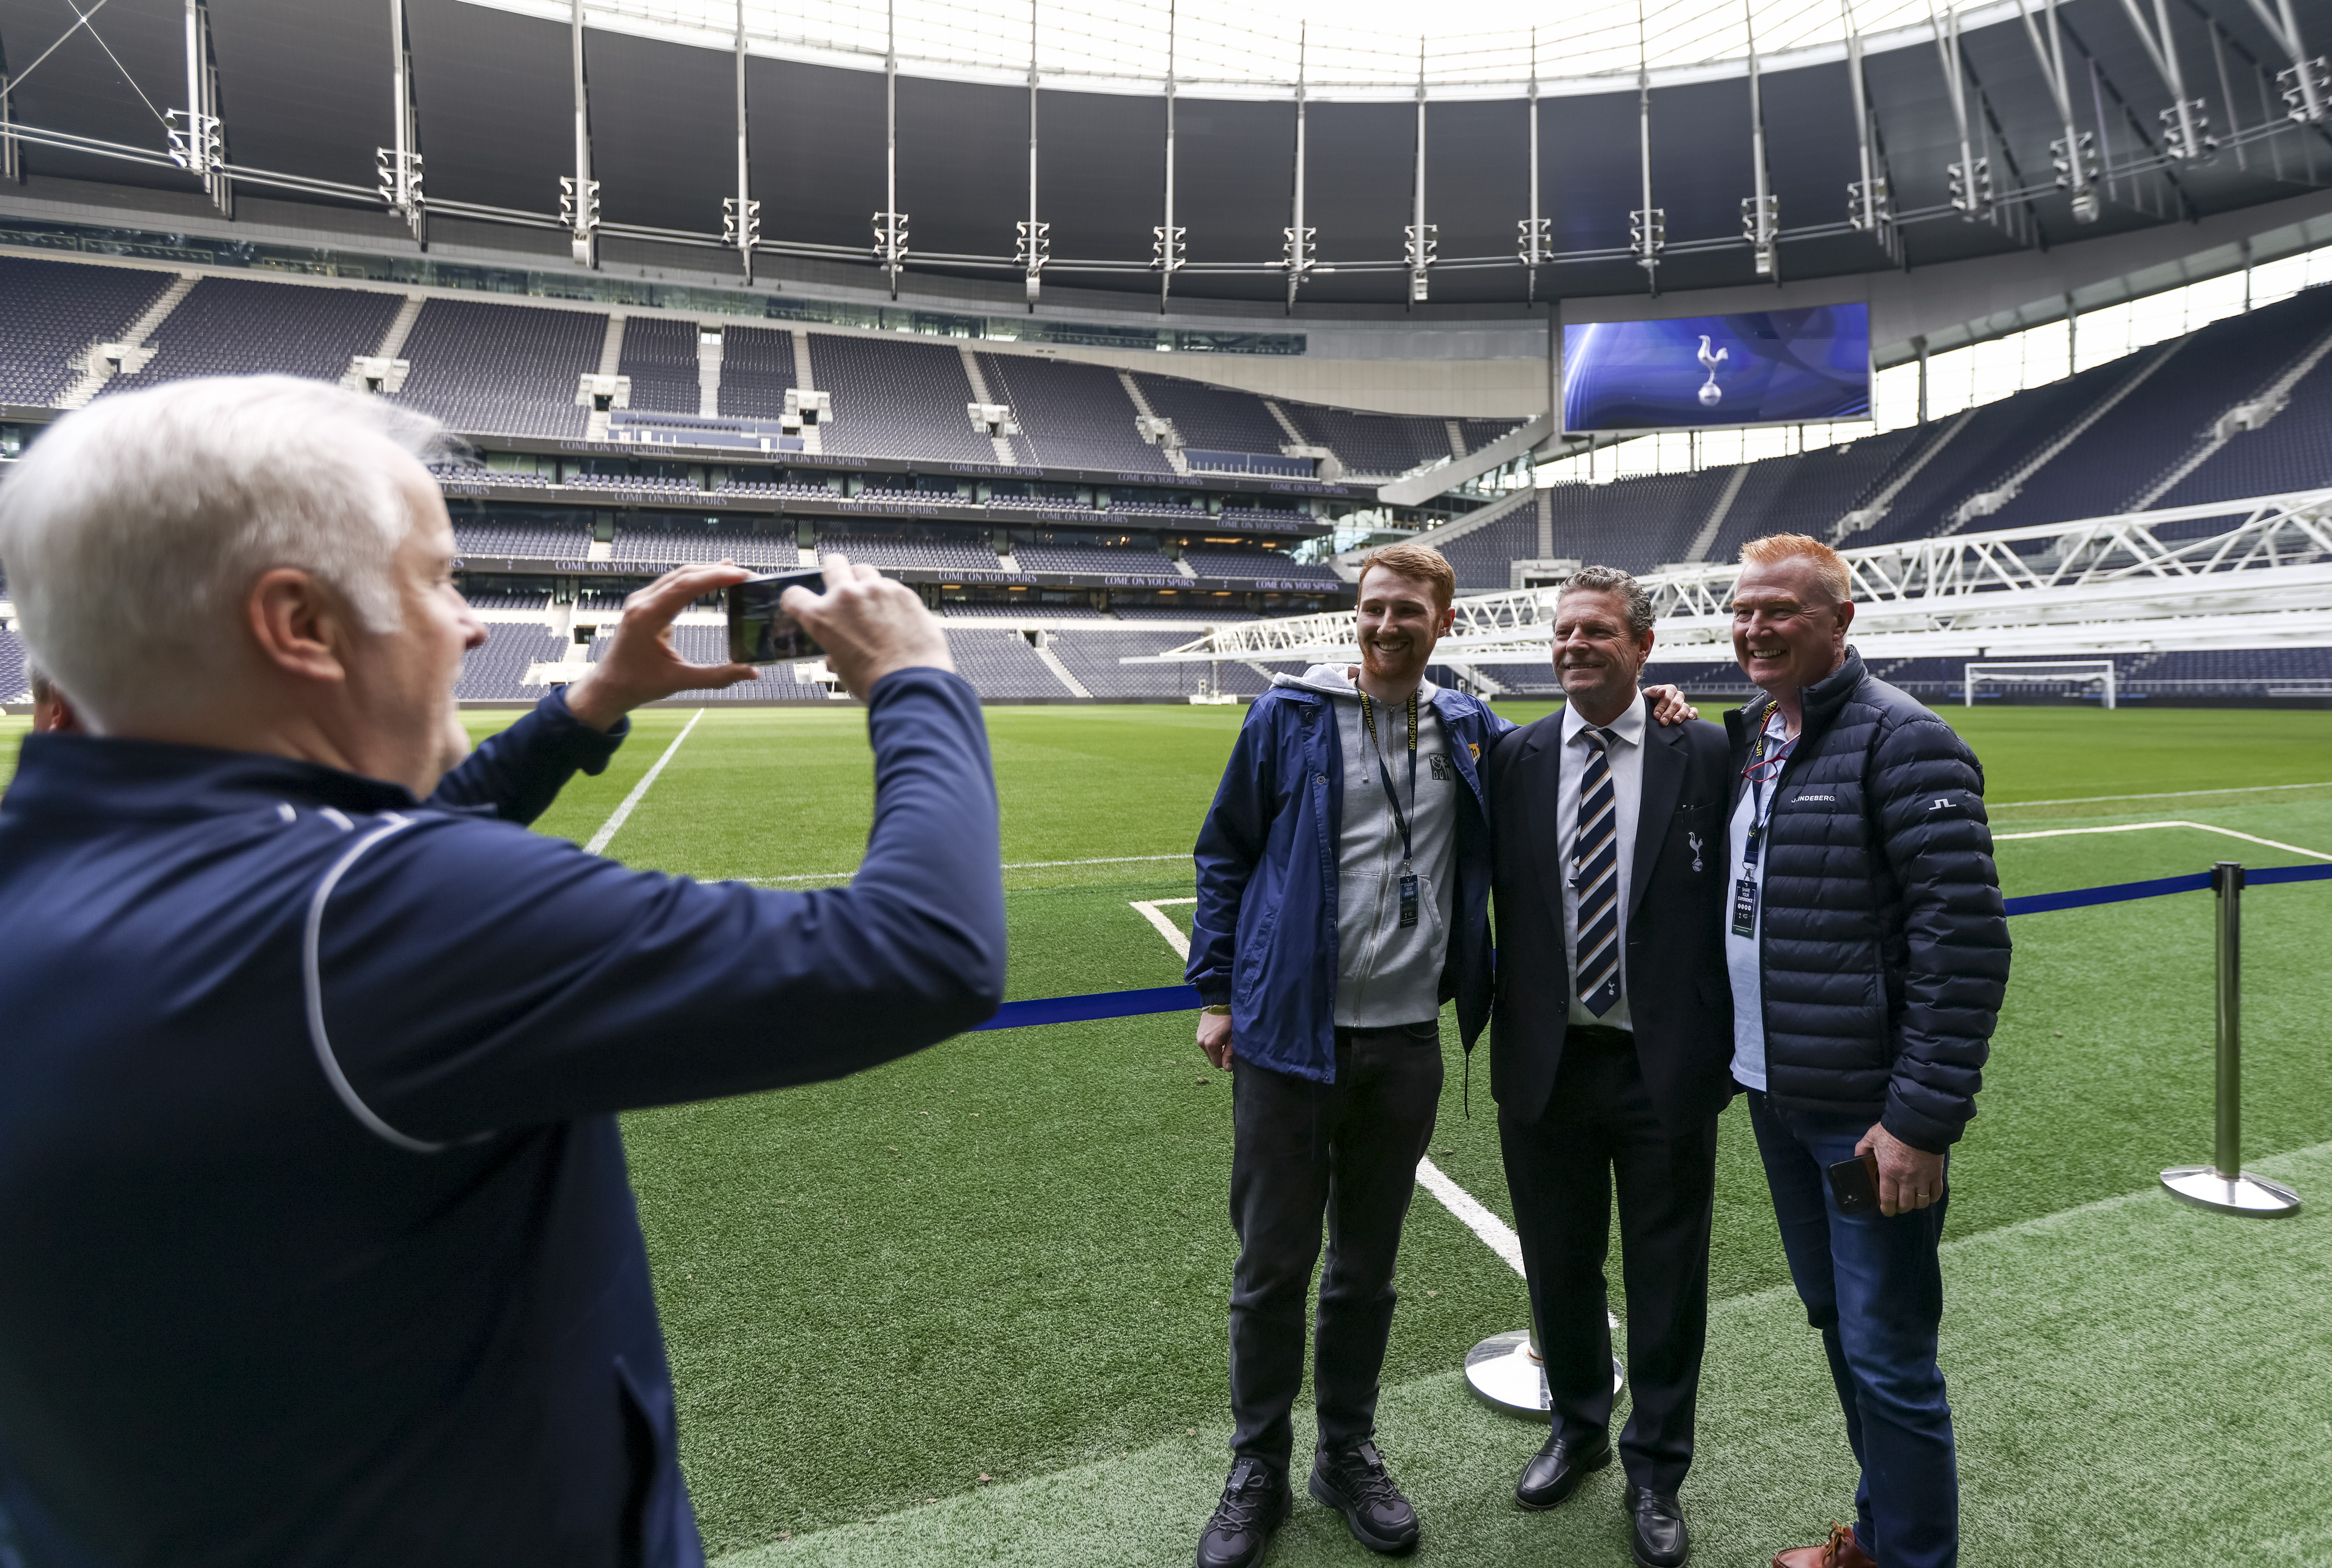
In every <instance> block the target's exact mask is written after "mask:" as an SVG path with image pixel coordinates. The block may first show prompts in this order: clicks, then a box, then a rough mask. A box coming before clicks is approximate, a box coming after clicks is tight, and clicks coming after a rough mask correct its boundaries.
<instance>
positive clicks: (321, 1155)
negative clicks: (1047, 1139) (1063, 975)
mask: <svg viewBox="0 0 2332 1568" xmlns="http://www.w3.org/2000/svg"><path fill="white" fill-rule="evenodd" d="M868 728H869V731H870V732H871V737H872V741H873V744H874V756H875V815H874V831H873V834H872V836H871V837H870V840H869V842H868V846H867V850H866V856H865V865H864V867H863V869H862V870H861V871H860V872H859V874H858V875H857V877H856V879H855V882H854V883H853V884H852V885H851V886H849V887H848V888H846V889H840V890H836V891H832V892H821V893H806V894H796V893H772V892H763V891H759V890H756V889H753V888H750V887H747V886H743V885H740V884H715V885H700V884H696V883H693V882H690V881H688V880H687V879H685V878H681V879H674V878H671V877H666V876H662V875H651V874H644V873H638V872H633V871H628V870H626V869H625V868H624V867H623V866H621V865H616V863H614V862H612V861H607V860H603V859H600V858H598V857H597V856H588V855H586V854H584V853H583V852H582V851H581V850H579V849H578V848H576V847H575V846H573V845H571V844H568V843H565V842H562V841H559V840H557V839H551V838H547V837H541V836H540V835H537V834H534V833H530V832H528V831H526V830H525V829H524V828H523V827H521V826H519V824H520V823H522V822H523V821H524V820H525V819H527V818H529V817H532V816H533V815H534V814H535V813H536V812H539V811H540V809H541V808H542V807H543V806H545V805H547V804H548V803H549V802H550V798H552V796H553V795H555V794H556V792H557V790H558V788H559V785H560V784H561V783H563V782H565V780H566V779H568V778H569V776H570V775H571V774H572V772H573V771H574V770H576V769H578V768H580V769H583V770H587V771H592V772H596V771H597V770H599V769H600V768H601V767H604V766H605V764H606V761H607V757H608V755H609V754H610V753H611V752H612V751H613V750H614V746H615V743H616V742H615V740H614V739H613V738H611V737H607V736H603V735H599V734H597V733H595V732H593V731H590V730H588V728H587V727H585V726H583V725H581V724H580V723H578V722H577V721H576V720H575V719H574V718H573V717H572V716H571V715H570V714H569V713H568V712H567V710H566V707H565V704H564V702H563V700H562V699H561V698H559V696H557V695H553V696H551V697H550V698H547V699H546V700H545V701H544V703H543V704H542V705H541V706H540V708H538V709H537V710H536V711H535V712H534V713H532V714H531V715H530V716H529V717H527V718H526V719H523V720H521V722H519V723H518V724H516V725H514V726H513V727H512V728H511V730H510V731H507V732H506V733H505V734H504V735H503V736H502V737H500V738H498V739H497V740H496V741H493V742H491V743H489V745H488V746H487V747H485V748H483V749H482V751H481V752H480V754H479V755H478V756H477V757H475V758H473V760H471V761H470V762H469V763H467V764H465V765H464V768H463V769H462V770H459V771H457V772H456V773H455V774H454V775H452V776H450V777H449V779H447V781H446V785H445V787H444V789H441V790H440V791H439V793H438V795H437V796H435V797H433V798H432V799H431V800H430V801H428V802H426V803H417V802H416V801H415V800H414V799H413V798H412V797H411V796H410V795H409V794H408V793H407V792H406V791H405V790H404V789H399V788H397V787H396V786H394V785H389V784H384V783H381V782H379V781H378V780H374V779H362V778H357V777H354V776H351V775H349V774H345V773H340V772H337V771H334V770H330V769H325V768H320V767H316V766H312V765H310V764H306V763H301V762H296V761H292V760H285V759H282V758H274V757H264V756H255V755H252V754H248V753H241V752H226V751H206V750H203V749H199V748H194V747H183V746H169V745H159V744H153V743H148V742H142V741H110V740H99V739H93V738H89V737H83V736H70V735H65V736H51V735H36V736H32V737H29V738H27V740H26V741H25V742H24V751H23V759H22V762H21V765H20V768H19V770H18V772H17V774H16V778H15V780H14V784H13V785H12V786H11V787H10V789H9V790H8V793H7V796H6V798H5V801H0V1559H5V1557H6V1556H7V1555H8V1542H7V1540H6V1537H7V1536H8V1535H12V1534H13V1535H14V1537H15V1542H14V1545H15V1549H16V1551H17V1552H18V1553H19V1554H21V1555H22V1556H23V1557H24V1559H25V1560H26V1561H28V1562H29V1563H33V1564H47V1563H62V1564H71V1565H73V1568H81V1565H82V1564H91V1565H96V1564H103V1565H106V1568H130V1565H133V1564H140V1565H142V1564H149V1563H151V1564H158V1563H170V1564H173V1565H177V1568H196V1565H210V1564H227V1563H236V1564H243V1563H250V1564H268V1565H270V1568H290V1565H292V1564H305V1563H317V1564H323V1563H330V1564H336V1565H339V1564H346V1565H358V1564H381V1565H384V1568H386V1565H390V1564H394V1565H396V1568H414V1565H416V1564H422V1563H428V1564H438V1565H449V1564H472V1563H475V1564H480V1565H484V1564H492V1565H493V1568H511V1565H514V1564H520V1563H525V1564H554V1563H555V1564H569V1563H571V1564H578V1565H582V1564H589V1565H595V1568H596V1565H598V1564H608V1565H610V1568H613V1565H616V1564H633V1563H639V1564H655V1565H672V1564H693V1563H701V1562H702V1547H701V1546H700V1544H699V1543H698V1540H697V1535H696V1528H695V1524H694V1520H693V1515H692V1514H691V1512H690V1508H689V1504H688V1498H687V1495H686V1491H685V1488H684V1487H683V1482H682V1479H681V1474H680V1469H679V1467H678V1463H677V1460H676V1458H675V1449H674V1424H673V1397H672V1389H671V1382H670V1379H669V1377H668V1375H667V1372H666V1370H665V1364H664V1345H663V1337H662V1334H661V1332H660V1330H659V1328H658V1325H657V1322H656V1315H655V1302H654V1299H653V1297H652V1296H651V1294H650V1290H649V1281H648V1270H647V1258H646V1254H645V1248H643V1246H642V1243H641V1238H640V1231H639V1226H638V1222H637V1219H636V1213H635V1209H634V1206H633V1201H632V1196H631V1191H630V1188H629V1184H628V1182H627V1181H626V1174H625V1168H624V1153H623V1146H622V1143H621V1142H620V1140H619V1137H618V1133H617V1130H616V1121H615V1117H614V1113H615V1112H616V1111H619V1110H622V1109H625V1108H626V1107H632V1106H644V1105H655V1104H667V1103H671V1102H675V1101H682V1100H692V1099H697V1098H701V1097H704V1096H708V1095H729V1094H736V1093H740V1092H743V1091H748V1090H755V1089H768V1088H772V1087H776V1086H779V1085H787V1084H799V1083H806V1082H810V1081H813V1080H817V1079H823V1078H832V1077H836V1076H840V1075H843V1074H846V1073H849V1072H853V1071H855V1070H857V1069H859V1068H862V1067H866V1066H873V1065H874V1064H875V1063H878V1062H882V1061H885V1060H888V1059H890V1058H892V1057H895V1056H902V1055H904V1054H905V1053H907V1052H910V1051H913V1050H916V1049H918V1048H920V1047H924V1046H927V1045H930V1044H932V1042H934V1041H936V1040H938V1039H941V1038H942V1037H945V1036H947V1035H950V1034H952V1033H954V1032H956V1031H958V1030H960V1029H962V1028H965V1027H967V1026H968V1025H970V1024H973V1023H977V1022H979V1021H980V1020H981V1019H983V1018H987V1017H988V1016H989V1014H990V1013H992V1012H993V1011H994V1009H995V1008H996V1006H997V1002H998V999H999V997H1000V995H1001V992H1002V988H1003V971H1004V912H1003V897H1002V893H1001V888H1000V880H999V872H998V846H997V810H996V795H995V789H994V784H993V781H992V778H991V774H990V770H989V758H988V745H987V737H986V731H984V729H983V728H982V725H981V722H980V708H979V703H978V700H977V698H976V697H975V696H974V695H973V693H972V691H971V688H970V686H969V685H967V684H964V683H963V682H962V681H961V680H960V679H958V678H957V677H955V676H954V675H951V674H945V673H943V672H941V671H935V670H909V671H902V672H900V673H898V674H893V675H892V676H890V677H889V678H887V679H886V680H884V682H882V683H881V684H879V685H878V686H877V687H876V688H875V691H874V695H873V701H872V703H871V704H870V707H869V712H868ZM768 792H769V802H770V805H771V808H772V819H775V818H776V815H777V813H778V812H779V809H780V808H782V805H783V802H784V800H785V798H786V775H785V772H784V770H783V769H782V768H781V767H780V768H776V769H773V770H771V773H770V775H769V784H768Z"/></svg>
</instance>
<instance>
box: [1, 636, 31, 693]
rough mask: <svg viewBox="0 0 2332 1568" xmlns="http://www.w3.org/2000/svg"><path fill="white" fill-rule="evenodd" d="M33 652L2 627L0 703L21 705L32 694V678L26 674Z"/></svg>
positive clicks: (22, 639) (18, 637) (19, 637)
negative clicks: (27, 661) (28, 660)
mask: <svg viewBox="0 0 2332 1568" xmlns="http://www.w3.org/2000/svg"><path fill="white" fill-rule="evenodd" d="M30 657H31V651H30V650H29V649H27V648H26V647H25V646H24V638H23V637H22V636H18V635H17V634H16V633H15V632H14V631H13V630H11V629H9V628H7V627H5V626H0V703H21V702H24V701H25V700H26V699H27V698H29V697H30V696H31V695H32V694H33V693H32V678H31V677H30V676H29V675H27V674H25V673H24V663H25V661H26V660H27V659H28V658H30Z"/></svg>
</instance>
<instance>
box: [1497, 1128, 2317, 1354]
mask: <svg viewBox="0 0 2332 1568" xmlns="http://www.w3.org/2000/svg"><path fill="white" fill-rule="evenodd" d="M2162 1184H2163V1185H2164V1186H2165V1187H2166V1188H2168V1189H2169V1190H2170V1195H2171V1196H2172V1197H2173V1198H2175V1199H2177V1200H2180V1201H2181V1202H2184V1203H2192V1204H2193V1205H2194V1207H2195V1208H2197V1209H2213V1210H2215V1211H2216V1212H2218V1213H2221V1214H2255V1215H2258V1216H2260V1218H2261V1219H2272V1218H2273V1217H2275V1216H2276V1215H2279V1214H2297V1213H2299V1193H2297V1192H2294V1191H2293V1190H2291V1189H2290V1188H2289V1187H2286V1186H2283V1185H2282V1184H2281V1183H2279V1182H2275V1181H2266V1180H2264V1179H2262V1178H2260V1177H2258V1176H2222V1175H2221V1174H2219V1172H2218V1171H2215V1170H2213V1168H2211V1167H2210V1166H2208V1165H2181V1166H2178V1167H2176V1168H2175V1169H2174V1170H2169V1171H2164V1172H2163V1173H2162ZM1469 1370H1470V1369H1469Z"/></svg>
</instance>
